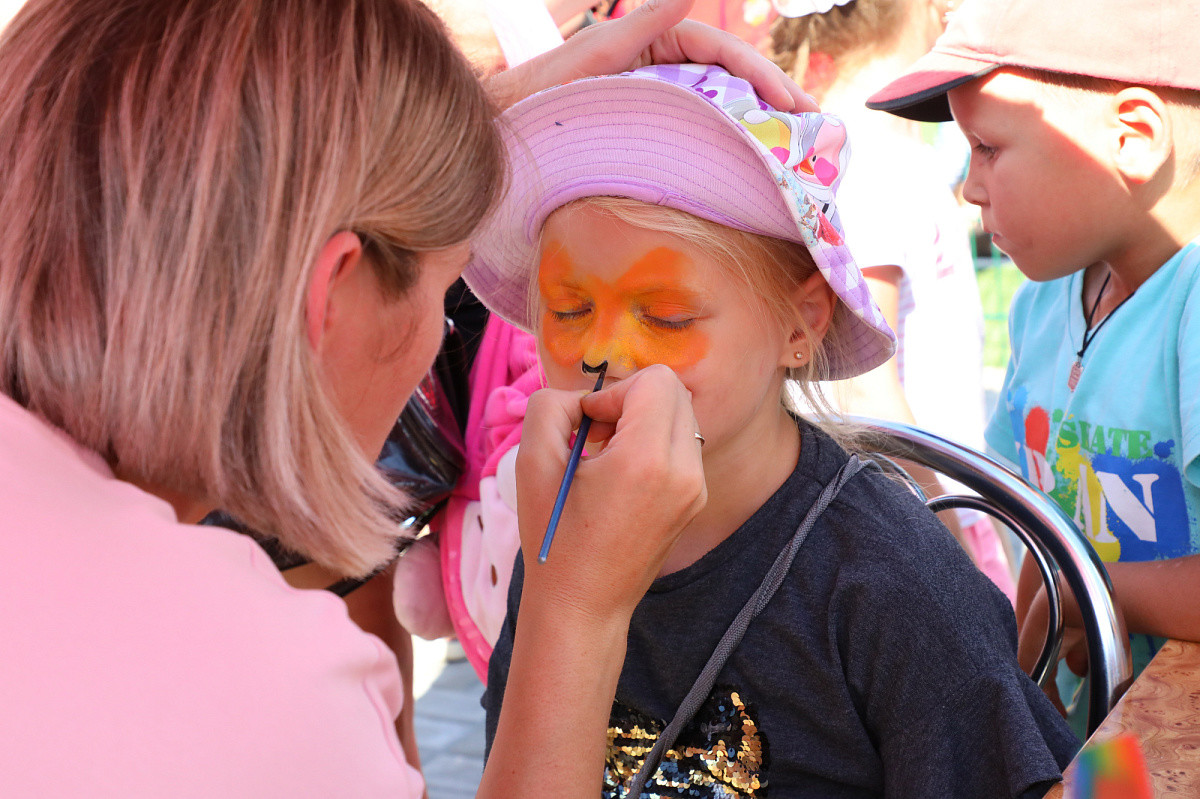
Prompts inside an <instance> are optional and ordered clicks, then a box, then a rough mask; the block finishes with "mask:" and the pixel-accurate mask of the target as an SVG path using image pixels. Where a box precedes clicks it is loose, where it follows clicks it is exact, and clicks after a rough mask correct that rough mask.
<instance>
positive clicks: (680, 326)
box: [642, 314, 696, 330]
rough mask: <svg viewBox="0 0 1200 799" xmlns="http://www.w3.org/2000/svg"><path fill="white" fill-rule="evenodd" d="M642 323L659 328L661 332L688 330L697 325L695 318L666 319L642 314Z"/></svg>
mask: <svg viewBox="0 0 1200 799" xmlns="http://www.w3.org/2000/svg"><path fill="white" fill-rule="evenodd" d="M642 321H643V322H644V323H645V324H647V325H649V326H650V327H657V328H659V329H661V330H686V329H687V328H689V327H691V326H692V325H694V324H695V323H696V320H695V319H693V318H684V319H664V318H662V317H660V316H652V315H650V314H642Z"/></svg>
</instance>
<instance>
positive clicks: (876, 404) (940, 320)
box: [771, 0, 1015, 599]
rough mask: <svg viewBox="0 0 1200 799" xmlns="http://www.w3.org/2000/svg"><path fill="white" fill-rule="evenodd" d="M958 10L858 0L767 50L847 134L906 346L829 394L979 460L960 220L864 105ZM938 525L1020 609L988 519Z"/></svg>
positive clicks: (790, 31)
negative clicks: (959, 446)
mask: <svg viewBox="0 0 1200 799" xmlns="http://www.w3.org/2000/svg"><path fill="white" fill-rule="evenodd" d="M950 12H951V3H950V2H948V0H849V1H848V2H841V3H839V4H837V5H834V6H833V7H832V8H829V9H828V10H827V11H825V12H823V13H809V14H803V15H801V16H796V17H792V18H780V19H778V20H777V21H776V23H775V25H774V27H773V29H772V42H771V46H772V57H773V58H774V60H775V62H776V63H777V64H779V65H780V66H781V67H782V68H783V69H784V70H785V71H786V72H788V73H789V74H790V75H791V76H792V77H793V78H795V79H796V80H797V82H799V83H800V84H801V86H803V88H804V89H805V91H807V92H809V93H810V94H812V95H813V96H814V97H815V98H816V99H817V100H818V102H819V103H820V104H821V107H822V109H823V110H825V111H828V112H830V113H833V114H837V115H839V116H841V117H842V119H843V120H844V121H845V123H846V128H847V132H848V135H849V138H850V144H851V148H852V151H853V160H852V163H851V167H850V169H848V170H847V171H846V175H845V177H844V178H843V180H842V183H841V190H840V192H839V197H840V198H841V202H840V209H841V213H842V219H843V221H844V224H845V227H846V237H847V240H848V242H849V243H850V246H851V247H853V249H854V252H855V253H856V256H857V258H858V262H859V264H860V265H861V266H862V267H863V274H864V276H865V278H866V280H867V282H868V284H869V285H870V289H871V294H872V295H873V296H874V297H875V300H876V302H878V303H879V306H880V308H881V309H882V310H883V312H884V315H885V316H886V317H887V319H888V322H889V324H890V325H891V327H892V329H893V330H895V331H896V334H897V336H898V338H899V348H898V350H897V354H896V357H895V358H893V359H892V360H890V361H888V362H887V363H886V364H884V365H883V366H880V367H879V368H877V369H875V370H873V371H871V372H869V373H867V374H865V375H862V376H861V377H858V378H855V379H853V380H849V381H843V382H841V383H838V384H834V385H831V386H829V387H828V391H827V393H828V395H829V398H830V400H831V401H832V402H833V404H834V406H835V407H836V408H837V409H839V410H841V411H843V412H845V413H850V414H857V415H863V416H874V417H879V418H882V419H889V420H893V421H898V422H906V423H909V424H916V425H917V426H919V427H922V428H925V429H928V430H930V431H932V432H934V433H937V434H939V435H942V436H945V437H946V438H949V439H951V440H954V441H957V442H960V443H963V444H966V445H968V446H972V447H974V448H976V449H978V450H980V451H982V450H983V448H984V441H983V425H984V391H983V373H982V369H983V366H982V363H983V310H982V307H981V304H980V300H979V289H978V285H977V283H976V279H975V269H974V259H973V257H972V254H971V250H970V244H969V238H968V231H967V227H966V224H965V221H964V220H965V217H964V215H963V214H962V212H961V210H960V207H959V206H958V204H957V203H956V201H955V199H954V196H953V193H952V192H951V190H950V188H949V186H948V185H947V182H946V177H945V175H946V169H945V166H944V159H942V158H940V157H939V154H938V153H937V152H936V151H935V150H934V149H933V148H931V147H930V146H929V145H927V144H926V143H925V141H924V140H923V136H922V130H921V129H920V127H919V125H918V123H914V122H909V121H907V120H904V119H900V118H899V117H895V116H890V115H883V114H879V113H877V112H874V111H869V110H867V109H866V107H865V105H864V103H865V101H866V98H867V96H868V95H870V94H871V93H872V92H873V91H875V90H876V89H878V88H879V86H881V85H883V84H885V83H886V82H887V81H888V79H889V77H890V76H893V75H896V74H897V73H899V72H900V71H902V70H903V69H904V68H905V67H906V66H908V65H909V64H911V63H912V62H913V61H915V60H916V59H917V58H918V57H920V56H921V55H923V54H924V53H925V52H926V51H927V50H928V49H929V47H930V46H931V45H932V44H933V41H934V40H935V39H936V38H937V37H938V35H939V34H940V33H941V32H942V30H943V29H944V28H945V22H946V19H947V16H948V14H949V13H950ZM909 466H911V467H912V468H910V472H911V473H912V474H913V476H914V477H915V478H916V479H917V481H918V482H919V483H920V484H921V485H922V487H923V488H924V490H925V491H926V493H927V494H929V495H931V496H933V495H936V494H939V493H943V487H942V485H941V484H940V483H939V482H938V481H937V478H936V477H935V476H934V475H933V473H932V472H930V471H929V470H927V469H924V468H922V467H916V466H915V465H909ZM941 518H942V520H943V522H944V523H946V526H947V527H949V528H950V530H951V532H953V533H954V534H955V536H956V537H957V538H958V539H959V541H960V543H962V544H963V546H964V548H965V549H966V550H967V552H968V553H970V554H971V556H972V558H974V560H975V562H976V564H977V565H978V566H979V567H980V569H981V570H982V571H983V572H984V573H985V574H987V575H988V576H989V577H990V578H991V579H992V580H993V582H995V583H996V584H997V585H998V586H999V587H1000V588H1001V590H1003V591H1004V592H1005V593H1006V594H1007V595H1008V596H1009V598H1010V599H1012V598H1013V597H1014V596H1015V584H1014V578H1013V569H1012V566H1011V563H1010V558H1009V557H1008V554H1007V549H1006V548H1005V547H1004V546H1003V545H1002V543H1001V539H1000V537H999V535H998V534H997V532H996V530H995V528H994V527H993V525H992V523H991V521H990V519H988V517H986V516H984V515H983V514H980V513H977V512H974V511H957V512H946V513H942V514H941Z"/></svg>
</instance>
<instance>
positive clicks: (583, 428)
mask: <svg viewBox="0 0 1200 799" xmlns="http://www.w3.org/2000/svg"><path fill="white" fill-rule="evenodd" d="M583 371H584V373H585V374H596V375H598V377H597V378H596V387H595V388H593V389H592V393H593V394H594V393H596V392H597V391H599V390H600V389H601V388H602V387H603V386H604V375H605V374H606V373H607V372H608V361H605V362H604V363H602V364H600V365H599V366H588V365H587V364H586V363H585V364H583ZM591 427H592V420H591V418H590V417H589V416H588V415H587V414H586V413H585V414H584V415H583V420H582V421H581V422H580V423H579V431H578V432H577V433H576V434H575V444H574V445H573V446H572V447H571V456H570V457H569V458H567V470H566V471H565V472H563V479H562V484H561V485H560V486H559V487H558V496H557V497H555V499H554V509H553V510H552V511H550V523H549V524H548V525H546V535H545V537H544V538H542V548H541V550H540V551H539V552H538V563H545V562H546V555H548V554H550V542H551V541H553V540H554V531H555V530H556V529H558V519H559V517H560V516H562V510H563V505H565V504H566V503H567V492H568V491H570V490H571V481H572V480H574V479H575V469H576V468H578V467H579V459H580V458H581V457H583V445H584V444H586V443H587V434H588V430H590V429H591Z"/></svg>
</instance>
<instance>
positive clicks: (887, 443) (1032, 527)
mask: <svg viewBox="0 0 1200 799" xmlns="http://www.w3.org/2000/svg"><path fill="white" fill-rule="evenodd" d="M851 421H852V422H854V423H855V424H858V425H861V426H862V427H864V428H866V429H867V430H869V431H870V432H871V446H872V448H873V449H875V450H876V451H877V453H878V455H879V456H880V457H882V458H883V459H884V460H888V461H891V460H892V459H903V460H908V461H913V462H915V463H919V464H921V465H923V466H926V467H928V468H930V469H932V470H934V471H935V472H940V473H941V474H944V475H946V476H947V477H949V478H951V479H953V480H956V481H957V482H959V483H961V484H962V485H964V486H966V487H967V488H968V489H970V490H971V491H974V492H975V493H976V494H978V496H967V495H946V496H940V497H934V498H932V499H926V505H928V506H929V508H930V509H931V510H933V511H935V512H938V511H943V510H948V509H951V508H972V509H975V510H979V511H982V512H984V513H987V514H988V515H990V516H994V517H995V518H997V519H999V520H1000V521H1002V522H1004V524H1006V525H1007V526H1008V527H1010V528H1011V529H1012V530H1013V532H1014V533H1016V535H1017V536H1018V537H1019V538H1020V539H1021V541H1022V542H1023V543H1024V544H1025V547H1026V549H1027V550H1028V553H1029V555H1030V556H1031V557H1033V559H1034V562H1035V563H1036V564H1037V567H1038V570H1039V571H1040V572H1041V575H1042V580H1043V581H1044V582H1045V584H1046V591H1047V595H1048V596H1047V598H1048V599H1049V600H1050V602H1049V605H1050V620H1049V621H1050V623H1049V629H1048V634H1047V637H1046V641H1045V643H1044V644H1043V646H1042V651H1041V654H1040V655H1039V656H1038V660H1037V664H1036V665H1035V666H1034V668H1033V670H1032V672H1031V674H1030V676H1031V677H1032V678H1033V679H1034V680H1035V681H1036V682H1037V683H1038V684H1039V685H1044V684H1045V682H1046V679H1047V677H1048V675H1049V674H1050V673H1051V666H1052V665H1053V664H1054V662H1055V660H1056V659H1057V656H1058V650H1059V646H1060V644H1061V643H1062V632H1063V630H1062V627H1063V625H1062V600H1061V597H1060V596H1059V592H1058V582H1057V579H1056V578H1057V577H1058V575H1059V574H1060V573H1061V575H1062V578H1063V579H1064V580H1065V581H1066V584H1067V585H1068V586H1069V587H1070V589H1071V591H1072V592H1073V593H1074V595H1075V598H1076V600H1077V602H1078V604H1079V608H1080V611H1081V612H1082V614H1083V622H1084V633H1085V636H1086V639H1087V645H1088V675H1089V677H1090V679H1089V695H1088V698H1089V703H1088V719H1087V731H1088V735H1091V734H1092V732H1094V731H1095V729H1096V728H1097V727H1098V726H1100V722H1101V721H1103V720H1104V717H1105V716H1107V715H1108V713H1109V711H1110V710H1112V708H1113V706H1114V705H1115V704H1116V703H1117V700H1118V699H1120V698H1121V694H1122V693H1123V692H1124V690H1125V688H1126V687H1128V685H1129V682H1130V680H1131V679H1132V675H1133V665H1132V663H1131V661H1130V658H1129V655H1128V654H1127V652H1126V647H1125V642H1124V640H1123V638H1124V631H1123V630H1122V629H1121V624H1120V621H1119V620H1118V618H1117V614H1116V610H1115V608H1114V606H1113V598H1112V582H1111V581H1110V580H1109V577H1108V572H1107V571H1105V569H1104V564H1103V563H1102V562H1101V561H1100V558H1099V557H1097V555H1096V552H1095V550H1094V549H1093V548H1092V546H1091V545H1090V544H1089V543H1088V541H1087V539H1086V538H1085V537H1084V536H1083V534H1082V533H1081V532H1080V531H1079V528H1078V527H1077V526H1076V525H1075V523H1074V522H1073V521H1072V520H1071V519H1070V517H1068V516H1067V515H1066V514H1065V513H1063V511H1062V509H1061V508H1059V507H1058V505H1057V504H1056V503H1055V502H1054V501H1053V500H1051V499H1050V498H1049V497H1047V496H1046V495H1045V494H1043V493H1042V492H1041V491H1038V490H1037V489H1036V488H1034V487H1032V486H1031V485H1029V484H1028V483H1026V482H1025V480H1024V479H1023V478H1022V477H1021V476H1020V475H1019V474H1017V473H1016V472H1014V471H1012V470H1011V469H1009V468H1008V467H1006V466H1004V465H1003V464H1001V463H999V462H997V461H996V460H995V459H993V458H990V457H988V456H987V455H984V454H983V453H981V452H978V451H976V450H973V449H971V448H970V447H966V446H963V445H961V444H956V443H954V442H952V441H947V440H946V439H944V438H941V437H939V436H936V435H933V434H932V433H929V432H927V431H925V430H921V429H919V428H916V427H912V426H910V425H906V424H900V423H897V422H888V421H883V420H879V419H866V418H852V419H851ZM897 468H899V467H897ZM900 471H901V472H903V470H902V469H901V470H900ZM910 483H911V481H910ZM914 489H915V484H914ZM915 490H916V491H917V493H918V494H920V493H921V492H920V490H919V489H915ZM922 496H923V495H922Z"/></svg>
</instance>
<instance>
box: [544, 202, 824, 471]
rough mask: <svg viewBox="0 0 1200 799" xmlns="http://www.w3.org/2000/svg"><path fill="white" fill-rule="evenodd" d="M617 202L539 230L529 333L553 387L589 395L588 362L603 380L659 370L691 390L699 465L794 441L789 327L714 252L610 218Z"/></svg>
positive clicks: (586, 207)
mask: <svg viewBox="0 0 1200 799" xmlns="http://www.w3.org/2000/svg"><path fill="white" fill-rule="evenodd" d="M614 202H617V203H619V202H621V201H613V200H608V199H595V198H590V199H586V200H581V201H578V202H575V203H572V204H569V205H567V206H565V207H563V208H560V209H559V210H558V211H556V212H554V213H553V214H552V215H551V216H550V217H549V219H548V220H547V222H546V225H545V228H544V230H543V237H542V242H543V243H542V249H541V258H540V262H539V268H538V304H539V315H538V323H539V327H538V330H537V333H538V341H539V350H540V354H541V360H542V366H543V369H544V370H545V372H546V377H547V381H548V383H549V385H550V386H551V387H553V388H567V389H586V388H590V386H591V378H589V377H588V376H586V375H585V374H584V372H583V369H582V367H583V366H584V365H585V364H586V365H589V366H592V367H594V366H597V365H599V364H600V363H602V362H604V361H608V364H609V370H608V380H609V381H612V380H620V379H623V378H625V377H628V376H629V375H631V374H633V373H634V372H636V371H638V370H639V369H644V368H646V367H647V366H650V365H652V364H663V365H666V366H668V367H670V368H671V369H672V370H673V371H675V372H676V374H678V375H679V377H680V379H681V380H682V381H683V383H684V385H685V386H686V387H687V388H688V390H689V391H691V392H692V402H693V406H694V409H695V413H696V419H697V421H698V422H699V424H700V429H701V430H702V431H703V433H704V436H705V438H706V440H707V441H708V443H707V444H706V448H705V459H706V461H712V460H713V459H714V458H718V457H720V456H721V455H722V454H723V453H724V452H725V451H726V450H728V449H729V448H730V447H729V446H728V445H732V444H735V443H736V444H737V446H735V447H733V449H734V450H742V449H743V448H745V449H746V450H747V451H749V450H750V449H752V448H753V447H754V446H757V445H759V444H761V443H762V442H763V441H768V440H772V439H777V437H778V436H781V435H786V434H787V432H786V431H791V436H792V437H794V436H795V423H794V422H793V421H792V420H791V419H790V417H789V416H788V414H787V412H786V409H785V408H784V407H783V405H782V403H781V402H780V398H781V395H782V386H783V380H784V378H785V376H786V370H787V368H788V367H789V366H791V365H792V363H791V361H792V359H793V357H794V355H793V350H794V349H795V347H794V346H793V344H792V343H791V342H790V341H789V339H790V337H791V332H792V331H791V328H789V327H788V326H787V325H786V324H784V322H783V321H782V320H780V319H778V318H777V316H776V315H774V314H772V313H771V311H770V310H769V308H768V305H767V303H766V302H765V301H764V300H763V299H762V298H761V297H760V296H759V293H758V292H755V291H754V290H752V289H751V288H750V287H749V286H748V285H747V283H746V281H745V280H744V279H743V278H742V277H740V276H739V275H737V274H736V273H735V272H734V270H732V269H730V268H729V266H728V265H726V264H725V263H723V262H722V261H721V260H719V259H718V258H716V257H714V254H713V252H712V251H711V250H708V249H706V248H704V247H702V246H701V245H700V243H699V242H697V241H692V240H689V239H687V238H684V237H682V236H680V235H675V234H671V233H667V232H663V231H662V230H651V229H649V228H647V227H643V226H641V225H639V224H637V223H635V222H633V221H631V219H632V218H631V217H628V216H627V215H622V214H620V213H614V212H613V211H612V210H611V209H610V208H609V207H608V206H611V205H612V204H613V203H614ZM624 202H625V203H626V205H636V204H634V203H632V201H624ZM664 213H668V214H674V215H679V214H680V212H677V211H665V212H664ZM698 224H700V225H708V224H710V223H705V222H698ZM713 227H714V229H716V226H715V225H714V226H713ZM722 235H724V232H723V233H722ZM825 285H826V284H825V283H824V281H823V280H821V279H820V278H819V275H818V279H817V280H816V281H815V283H814V286H815V287H816V288H817V289H818V290H821V289H823V288H824V287H825ZM823 296H824V298H825V300H824V301H825V304H826V306H827V308H828V307H829V306H831V305H832V298H831V297H830V296H829V293H828V292H827V291H826V292H824V295H823ZM829 312H830V311H829V310H827V311H826V313H829ZM789 468H790V466H789Z"/></svg>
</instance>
